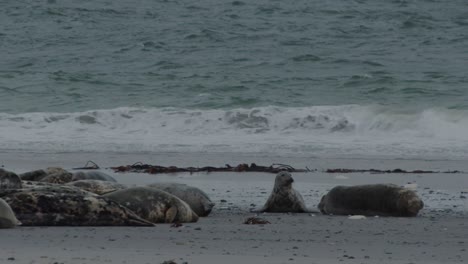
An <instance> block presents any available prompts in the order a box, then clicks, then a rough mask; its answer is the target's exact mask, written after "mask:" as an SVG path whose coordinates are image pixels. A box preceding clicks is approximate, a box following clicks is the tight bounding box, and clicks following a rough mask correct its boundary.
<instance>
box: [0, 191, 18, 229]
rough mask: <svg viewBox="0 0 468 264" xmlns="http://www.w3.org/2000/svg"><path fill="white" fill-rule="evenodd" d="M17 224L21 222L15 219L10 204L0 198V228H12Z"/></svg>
mask: <svg viewBox="0 0 468 264" xmlns="http://www.w3.org/2000/svg"><path fill="white" fill-rule="evenodd" d="M17 225H21V222H20V221H18V219H16V216H15V213H14V212H13V210H12V209H11V207H10V205H8V204H7V203H6V202H5V200H3V199H2V198H0V228H13V227H15V226H17Z"/></svg>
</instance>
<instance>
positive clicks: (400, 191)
mask: <svg viewBox="0 0 468 264" xmlns="http://www.w3.org/2000/svg"><path fill="white" fill-rule="evenodd" d="M423 207H424V203H423V201H421V199H420V198H419V197H418V196H417V195H416V193H415V192H414V191H413V190H409V189H405V188H402V187H400V186H397V185H394V184H369V185H356V186H336V187H334V188H333V189H331V190H330V191H329V192H328V193H327V194H326V195H324V196H323V197H322V199H321V201H320V203H319V205H318V208H319V209H320V211H321V212H322V213H323V214H336V215H365V216H375V215H379V216H416V215H417V214H418V212H419V210H421V209H422V208H423Z"/></svg>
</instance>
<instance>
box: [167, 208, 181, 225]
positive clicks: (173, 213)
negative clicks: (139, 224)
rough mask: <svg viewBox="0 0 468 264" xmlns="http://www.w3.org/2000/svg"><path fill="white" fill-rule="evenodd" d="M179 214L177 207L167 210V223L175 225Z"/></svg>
mask: <svg viewBox="0 0 468 264" xmlns="http://www.w3.org/2000/svg"><path fill="white" fill-rule="evenodd" d="M177 213H178V210H177V207H175V206H172V207H171V208H169V209H167V211H166V219H165V222H166V223H174V221H175V219H176V217H177Z"/></svg>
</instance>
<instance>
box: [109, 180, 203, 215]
mask: <svg viewBox="0 0 468 264" xmlns="http://www.w3.org/2000/svg"><path fill="white" fill-rule="evenodd" d="M103 197H105V198H107V199H110V200H112V201H115V202H117V203H120V204H122V205H123V206H125V207H127V208H129V209H130V210H132V211H133V212H135V213H136V214H137V215H138V216H140V217H141V218H143V219H146V220H148V221H150V222H153V223H174V222H179V223H186V222H196V221H198V215H197V214H196V213H195V212H193V211H192V209H191V208H190V206H189V205H188V204H187V203H185V202H184V201H182V200H181V199H179V198H177V197H176V196H174V195H172V194H170V193H167V192H165V191H162V190H159V189H155V188H151V187H132V188H127V189H123V190H119V191H115V192H111V193H108V194H104V195H103Z"/></svg>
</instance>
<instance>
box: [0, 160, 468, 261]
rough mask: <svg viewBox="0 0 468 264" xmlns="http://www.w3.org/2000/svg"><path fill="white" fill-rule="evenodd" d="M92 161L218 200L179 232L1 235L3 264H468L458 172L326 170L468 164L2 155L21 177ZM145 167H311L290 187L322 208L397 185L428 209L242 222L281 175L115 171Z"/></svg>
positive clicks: (131, 179) (166, 228)
mask: <svg viewBox="0 0 468 264" xmlns="http://www.w3.org/2000/svg"><path fill="white" fill-rule="evenodd" d="M88 160H93V161H95V162H96V163H98V164H99V165H100V166H101V168H103V171H104V172H106V173H109V174H111V175H112V176H114V177H115V178H116V179H117V180H118V181H119V182H121V183H124V184H127V185H144V184H147V183H152V182H167V181H171V182H182V183H186V184H189V185H192V186H195V187H199V188H201V189H202V190H204V191H205V192H206V193H208V195H209V196H210V197H211V199H212V200H213V201H214V202H215V203H216V206H215V207H214V209H213V212H212V213H211V214H210V215H209V216H208V217H206V218H201V219H200V220H199V221H198V222H197V223H190V224H189V223H187V224H184V225H183V226H181V227H177V228H175V227H171V226H170V225H168V224H158V225H157V226H156V227H153V228H136V227H18V228H15V229H8V230H1V234H2V236H1V237H2V239H1V240H0V263H163V262H164V261H170V260H172V261H174V262H175V263H464V262H466V260H467V259H468V252H467V248H468V226H467V225H468V224H467V223H468V222H467V219H468V202H467V196H468V193H467V192H468V180H467V175H466V174H464V173H460V174H442V173H434V174H370V173H350V174H327V173H323V172H322V170H324V169H326V168H363V169H369V168H378V169H395V168H401V169H425V170H437V171H445V170H460V171H467V165H466V163H464V162H463V161H453V160H452V161H443V160H398V159H369V158H356V159H349V158H348V159H346V158H343V159H339V158H317V157H280V156H265V155H253V154H249V155H237V154H203V153H201V154H180V153H161V154H151V155H149V154H115V153H26V152H25V153H17V152H16V153H15V152H12V153H2V154H0V166H3V167H4V168H5V169H8V170H12V171H15V172H17V173H21V172H25V171H28V170H32V169H39V168H45V167H49V166H61V167H64V168H66V169H71V168H73V167H80V166H83V165H84V163H86V161H88ZM137 161H141V162H143V163H149V164H158V165H164V166H169V165H176V166H207V165H210V166H224V164H226V163H229V164H231V165H237V164H238V163H242V162H245V163H251V162H255V163H257V164H259V165H270V164H272V163H286V164H289V165H292V166H295V167H297V168H303V167H305V166H307V167H308V168H311V169H317V171H316V172H310V173H295V174H293V177H294V179H295V182H294V184H293V186H294V187H295V188H296V189H297V190H298V191H299V192H300V193H301V194H302V196H303V197H304V200H305V203H306V205H307V206H308V207H309V208H311V209H316V206H317V204H318V203H319V201H320V198H321V196H322V195H324V194H325V193H326V192H327V191H328V190H329V189H331V188H332V187H333V186H336V185H354V184H364V183H394V184H398V185H401V186H403V185H408V184H409V186H411V187H413V188H416V190H417V192H418V194H419V195H420V197H421V198H422V200H423V201H424V203H425V207H424V209H423V210H422V211H421V212H420V215H419V216H418V217H415V218H399V217H367V218H365V219H360V220H353V219H349V218H348V217H347V216H326V215H322V214H320V213H306V214H279V213H264V214H260V215H257V216H258V217H261V218H264V219H266V220H268V221H269V222H271V224H266V225H245V224H243V222H244V220H245V219H247V218H248V217H251V216H255V215H256V214H255V213H252V212H251V210H253V209H256V208H260V207H261V206H262V205H263V204H264V203H265V201H266V199H267V198H268V195H269V194H270V192H271V188H272V187H273V181H274V177H275V175H274V174H267V173H194V174H189V173H177V174H171V175H148V174H137V173H122V174H121V173H114V172H112V171H111V170H109V169H106V168H108V167H111V166H118V165H127V164H132V163H134V162H137Z"/></svg>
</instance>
